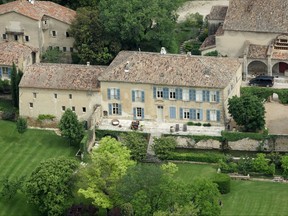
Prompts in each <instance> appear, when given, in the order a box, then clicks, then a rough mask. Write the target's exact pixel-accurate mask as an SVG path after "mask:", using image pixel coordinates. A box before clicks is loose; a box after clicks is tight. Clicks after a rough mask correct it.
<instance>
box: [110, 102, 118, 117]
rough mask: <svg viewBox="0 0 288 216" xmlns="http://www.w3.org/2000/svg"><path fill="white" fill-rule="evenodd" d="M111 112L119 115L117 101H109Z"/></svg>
mask: <svg viewBox="0 0 288 216" xmlns="http://www.w3.org/2000/svg"><path fill="white" fill-rule="evenodd" d="M111 108H112V110H111V114H112V115H120V114H119V103H111Z"/></svg>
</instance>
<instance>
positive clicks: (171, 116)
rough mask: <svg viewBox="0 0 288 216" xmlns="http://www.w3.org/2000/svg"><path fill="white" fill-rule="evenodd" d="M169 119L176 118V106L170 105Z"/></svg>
mask: <svg viewBox="0 0 288 216" xmlns="http://www.w3.org/2000/svg"><path fill="white" fill-rule="evenodd" d="M169 111H170V119H175V118H176V107H170V108H169Z"/></svg>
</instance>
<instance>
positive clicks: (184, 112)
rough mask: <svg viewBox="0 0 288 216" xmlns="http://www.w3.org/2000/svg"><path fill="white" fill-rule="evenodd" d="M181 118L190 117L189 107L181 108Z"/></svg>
mask: <svg viewBox="0 0 288 216" xmlns="http://www.w3.org/2000/svg"><path fill="white" fill-rule="evenodd" d="M183 119H190V111H189V109H183Z"/></svg>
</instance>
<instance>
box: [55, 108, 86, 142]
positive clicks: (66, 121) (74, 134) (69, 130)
mask: <svg viewBox="0 0 288 216" xmlns="http://www.w3.org/2000/svg"><path fill="white" fill-rule="evenodd" d="M59 129H60V131H61V136H63V137H66V138H67V139H68V141H69V144H74V145H76V144H79V143H80V141H81V139H82V138H83V136H84V128H83V125H82V124H81V123H80V122H79V121H78V119H77V115H76V114H75V113H74V112H73V111H72V110H71V109H67V110H66V111H65V113H64V114H63V115H62V117H61V120H60V123H59Z"/></svg>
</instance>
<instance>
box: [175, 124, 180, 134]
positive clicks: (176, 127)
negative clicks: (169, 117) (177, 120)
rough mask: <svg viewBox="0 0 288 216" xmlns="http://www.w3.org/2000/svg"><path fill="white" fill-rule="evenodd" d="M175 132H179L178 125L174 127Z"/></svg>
mask: <svg viewBox="0 0 288 216" xmlns="http://www.w3.org/2000/svg"><path fill="white" fill-rule="evenodd" d="M175 131H176V132H178V131H179V124H176V125H175Z"/></svg>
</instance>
